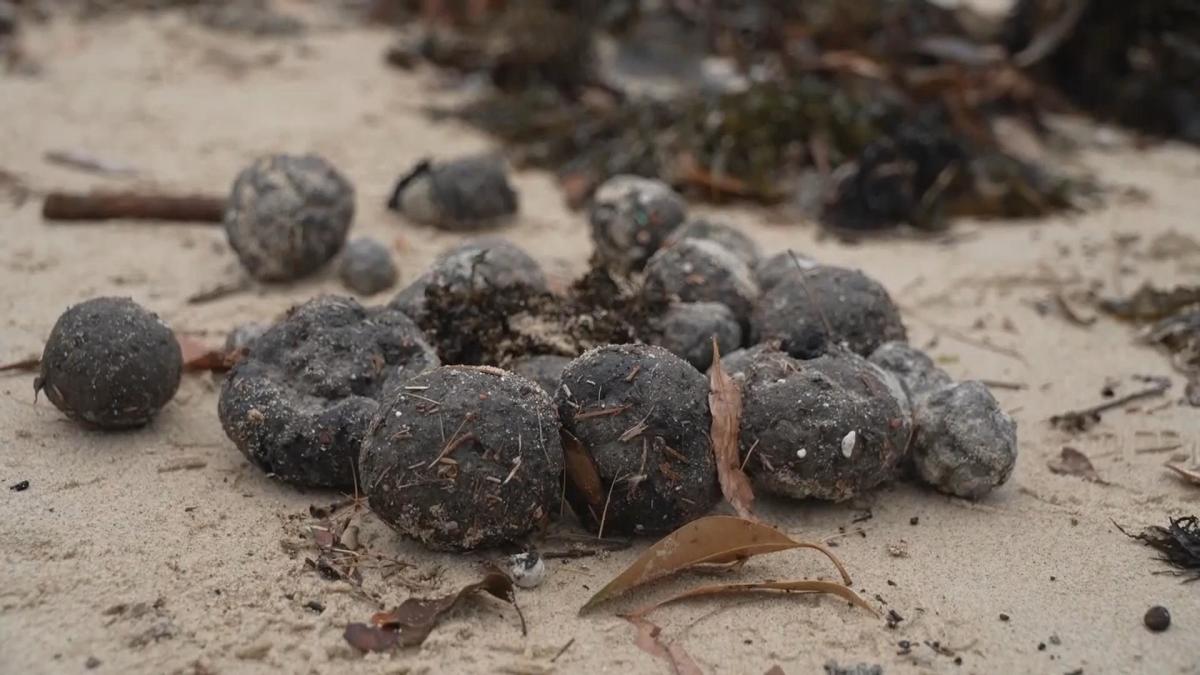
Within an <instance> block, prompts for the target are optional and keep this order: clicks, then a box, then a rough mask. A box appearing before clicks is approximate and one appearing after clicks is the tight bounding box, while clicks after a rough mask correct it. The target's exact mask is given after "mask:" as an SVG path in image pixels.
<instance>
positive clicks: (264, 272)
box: [225, 155, 354, 281]
mask: <svg viewBox="0 0 1200 675" xmlns="http://www.w3.org/2000/svg"><path fill="white" fill-rule="evenodd" d="M353 218H354V188H353V186H351V185H350V183H349V181H347V180H346V179H345V178H343V177H342V175H341V174H340V173H338V171H337V169H335V168H333V166H332V165H330V164H329V162H327V161H325V160H324V159H322V158H320V157H318V156H316V155H302V156H293V155H270V156H268V157H262V158H260V159H258V160H256V161H255V162H254V164H251V165H250V166H249V167H247V168H246V169H244V170H243V171H242V172H241V173H240V174H238V177H237V179H236V180H235V181H234V183H233V190H232V191H231V193H230V195H229V203H228V205H227V206H226V209H225V234H226V236H227V237H228V238H229V245H230V246H232V247H233V250H234V252H235V253H237V256H238V258H239V259H240V260H241V262H242V266H243V267H245V268H246V271H247V272H249V273H250V274H251V275H252V276H253V277H255V278H256V279H259V280H260V281H290V280H292V279H299V278H301V277H304V276H307V275H309V274H312V273H313V272H315V271H317V270H318V269H320V268H321V267H322V266H323V265H324V264H325V263H327V262H329V260H330V259H331V258H333V256H334V255H336V254H337V252H338V251H339V250H341V248H342V244H343V243H345V241H346V233H347V232H348V231H349V229H350V221H351V220H353Z"/></svg>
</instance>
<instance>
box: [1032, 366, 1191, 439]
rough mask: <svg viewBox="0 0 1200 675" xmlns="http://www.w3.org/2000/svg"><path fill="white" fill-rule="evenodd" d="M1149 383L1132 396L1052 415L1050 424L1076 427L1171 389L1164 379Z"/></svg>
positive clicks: (1168, 381)
mask: <svg viewBox="0 0 1200 675" xmlns="http://www.w3.org/2000/svg"><path fill="white" fill-rule="evenodd" d="M1150 381H1151V382H1152V384H1151V385H1150V386H1149V387H1146V388H1145V389H1142V390H1140V391H1135V392H1133V393H1132V394H1126V395H1125V396H1121V397H1120V398H1115V399H1113V400H1111V401H1105V402H1103V403H1099V404H1096V405H1094V406H1092V407H1090V408H1084V409H1082V410H1070V411H1067V412H1065V413H1062V414H1060V415H1054V416H1053V417H1051V418H1050V424H1053V425H1054V426H1056V427H1061V426H1064V425H1065V426H1070V427H1077V426H1078V422H1079V421H1081V420H1089V419H1098V418H1099V417H1100V413H1102V412H1106V411H1108V410H1112V409H1114V408H1120V407H1121V406H1123V405H1126V404H1128V403H1132V402H1134V401H1138V400H1141V399H1143V398H1150V397H1153V396H1162V395H1163V394H1165V393H1166V392H1167V390H1168V389H1170V388H1171V381H1170V380H1168V379H1167V378H1165V377H1160V378H1152V379H1151V380H1150Z"/></svg>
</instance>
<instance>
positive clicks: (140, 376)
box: [33, 298, 183, 429]
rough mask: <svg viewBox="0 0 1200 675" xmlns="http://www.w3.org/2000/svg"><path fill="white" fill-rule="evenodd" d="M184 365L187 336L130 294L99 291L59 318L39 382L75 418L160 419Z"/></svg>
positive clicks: (125, 422)
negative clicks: (182, 338) (120, 295)
mask: <svg viewBox="0 0 1200 675" xmlns="http://www.w3.org/2000/svg"><path fill="white" fill-rule="evenodd" d="M182 373H183V353H182V351H181V350H180V347H179V342H178V341H177V340H176V339H175V334H174V333H173V332H171V329H170V328H168V327H167V325H166V324H165V323H163V322H162V320H161V319H159V318H158V316H157V315H155V314H152V313H150V312H148V311H146V310H145V309H143V308H142V307H141V306H140V305H138V304H137V303H135V302H134V301H133V300H131V299H129V298H93V299H91V300H88V301H86V302H81V303H79V304H78V305H75V306H73V307H71V308H70V309H68V310H67V311H66V312H63V314H62V316H60V317H59V318H58V321H56V322H55V324H54V328H53V329H52V330H51V331H50V337H49V338H48V339H47V340H46V346H45V349H44V350H43V352H42V363H41V374H40V375H38V377H37V378H36V379H35V380H34V383H33V386H34V391H35V392H38V391H44V392H46V398H48V399H50V402H51V403H53V404H54V406H55V407H57V408H58V409H59V410H61V411H62V412H63V413H65V414H66V415H67V417H70V418H71V419H73V420H77V421H80V422H83V423H85V424H89V425H92V426H96V427H99V428H101V429H126V428H130V427H140V426H143V425H145V424H146V423H148V422H149V421H150V420H151V419H153V418H154V416H155V415H157V414H158V411H159V410H161V409H162V407H163V406H165V405H166V404H167V402H168V401H170V400H171V399H172V398H173V397H174V396H175V392H176V390H178V389H179V379H180V377H181V375H182Z"/></svg>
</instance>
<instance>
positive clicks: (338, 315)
mask: <svg viewBox="0 0 1200 675" xmlns="http://www.w3.org/2000/svg"><path fill="white" fill-rule="evenodd" d="M437 365H438V361H437V355H436V354H435V353H434V351H433V349H432V348H431V347H430V346H429V345H428V344H427V343H426V342H425V340H424V339H423V337H422V335H421V331H420V329H418V328H417V327H416V325H415V324H413V322H412V321H411V320H410V319H409V318H408V317H406V316H404V314H402V313H400V312H397V311H395V310H390V309H365V308H363V307H362V305H360V304H358V302H357V301H355V300H353V299H351V298H346V297H339V296H325V297H320V298H317V299H315V300H310V301H309V302H307V303H305V304H303V305H300V306H299V307H295V308H293V309H292V310H291V311H290V312H288V315H287V316H286V317H284V318H283V319H282V320H281V321H280V322H279V323H277V324H275V325H274V326H272V327H271V329H270V330H268V331H267V332H266V333H264V334H263V335H262V336H261V337H259V338H258V339H257V340H255V341H254V342H253V343H252V346H251V347H250V353H249V354H248V355H247V356H246V358H245V359H243V360H242V361H241V362H239V363H238V364H237V365H236V366H234V368H233V370H232V371H230V373H229V377H228V378H227V379H226V380H225V384H224V386H223V387H222V389H221V400H220V403H219V405H218V410H217V412H218V414H219V415H220V418H221V425H222V426H223V427H224V428H225V433H226V435H228V436H229V438H230V439H231V440H233V442H234V444H236V445H237V447H238V449H239V450H241V451H242V452H243V453H244V454H245V455H246V456H247V457H248V458H249V459H250V460H251V461H252V462H254V463H255V464H256V465H258V466H259V467H260V468H261V469H262V470H263V471H266V472H268V473H271V474H274V475H275V477H277V478H279V479H281V480H284V481H286V482H289V483H296V484H298V485H310V486H318V487H337V488H351V487H353V485H354V475H355V472H356V470H357V468H356V462H357V461H358V453H359V450H360V448H361V446H362V440H363V437H364V436H365V434H366V431H367V426H368V425H369V424H370V421H371V418H372V417H373V416H374V414H375V412H376V410H377V409H378V408H379V401H381V400H385V399H387V398H389V397H390V396H393V395H394V394H395V393H396V392H398V391H400V390H401V389H402V388H403V386H404V385H405V384H406V383H407V382H408V381H409V380H410V379H412V378H413V377H414V376H416V375H417V374H419V373H421V372H424V371H426V370H428V369H430V368H433V367H436V366H437Z"/></svg>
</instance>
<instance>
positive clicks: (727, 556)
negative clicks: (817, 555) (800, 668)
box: [580, 516, 850, 613]
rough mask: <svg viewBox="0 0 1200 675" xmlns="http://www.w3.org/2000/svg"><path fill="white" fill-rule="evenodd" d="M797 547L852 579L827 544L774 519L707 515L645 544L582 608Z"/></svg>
mask: <svg viewBox="0 0 1200 675" xmlns="http://www.w3.org/2000/svg"><path fill="white" fill-rule="evenodd" d="M793 548H811V549H815V550H817V551H820V552H821V553H822V554H824V555H825V557H827V558H829V560H830V561H831V562H832V563H833V564H834V566H835V567H836V568H837V570H838V573H839V574H841V577H842V581H843V582H844V583H845V584H847V585H849V584H850V575H849V574H848V573H847V572H846V568H845V566H843V565H842V563H841V561H840V560H838V559H837V557H836V556H835V555H833V552H831V551H830V550H829V549H827V548H826V547H825V546H823V545H822V544H819V543H816V542H809V541H801V540H796V539H792V538H791V537H789V536H787V535H786V534H784V533H782V532H780V531H779V530H776V529H775V528H773V527H771V526H769V525H764V524H762V523H758V522H755V521H751V520H746V519H744V518H736V517H733V516H708V517H706V518H700V519H699V520H694V521H692V522H690V523H688V524H687V525H684V526H683V527H681V528H679V529H678V530H675V531H674V532H672V533H671V534H669V535H667V536H665V537H663V538H662V539H661V540H659V541H658V542H656V543H655V544H654V545H653V546H651V547H650V548H648V549H646V551H645V552H644V553H642V555H641V556H640V557H638V559H637V560H635V561H634V562H633V564H631V565H630V566H629V567H627V568H626V569H625V570H624V571H623V572H621V573H620V574H619V575H617V576H616V578H614V579H613V580H612V581H610V582H608V584H607V585H606V586H604V588H601V589H600V590H599V591H597V592H596V594H595V595H593V596H592V597H591V598H590V599H589V600H588V601H587V603H586V604H584V606H583V608H582V609H580V612H581V613H582V612H585V611H587V610H589V609H591V608H592V607H595V606H596V605H598V604H600V603H602V602H605V601H606V600H611V599H612V598H615V597H617V596H619V595H621V594H623V593H625V592H626V591H629V590H630V589H632V588H635V587H637V586H641V585H643V584H647V583H649V582H651V581H654V580H656V579H661V578H663V577H666V576H670V575H672V574H675V573H677V572H679V571H681V570H684V569H687V568H689V567H695V566H697V565H722V564H728V563H733V562H739V561H743V560H746V559H748V558H750V557H753V556H756V555H761V554H763V553H774V552H776V551H786V550H788V549H793Z"/></svg>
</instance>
